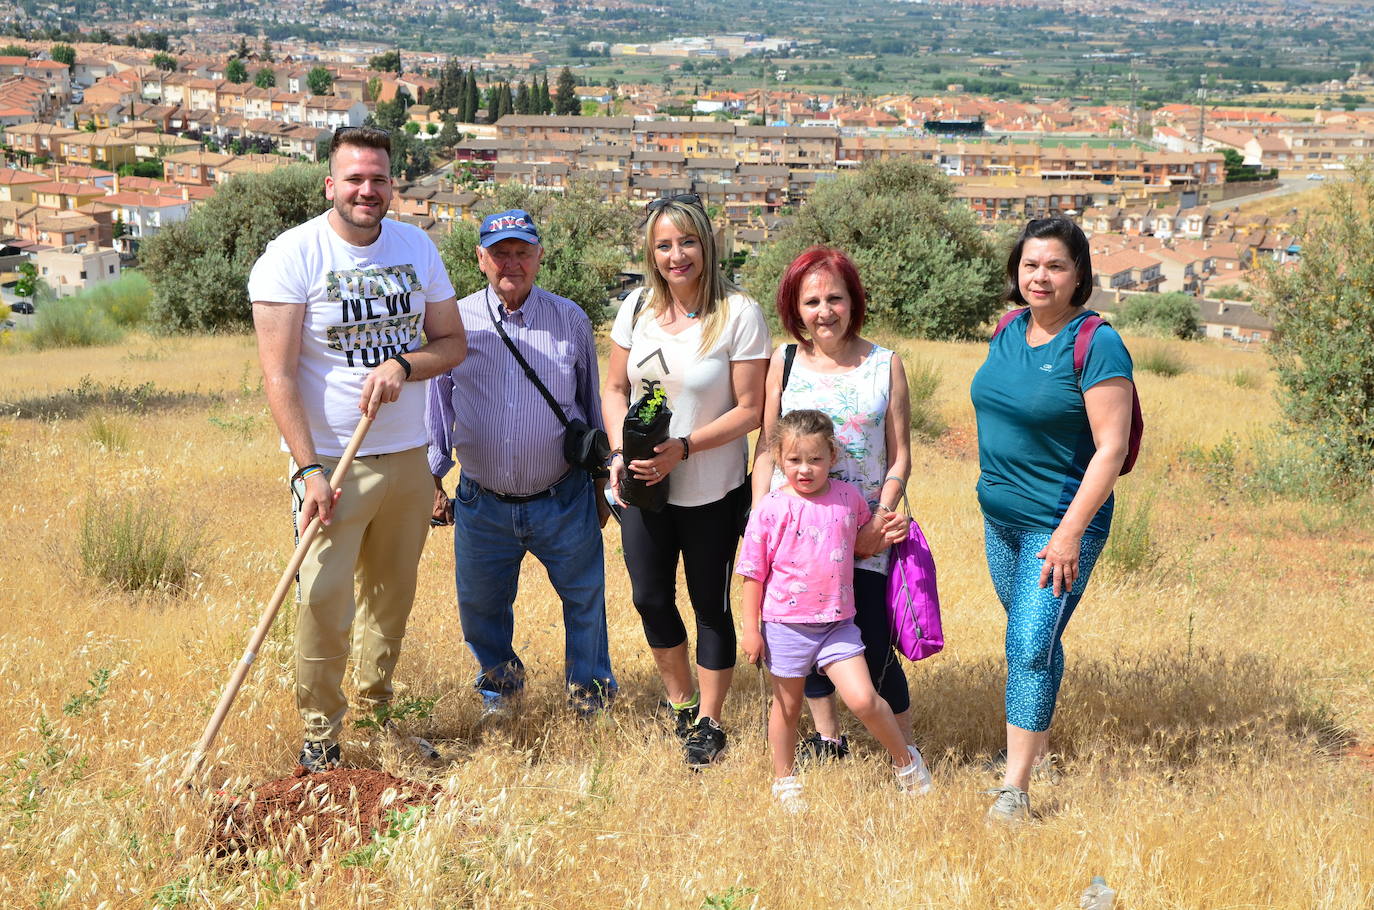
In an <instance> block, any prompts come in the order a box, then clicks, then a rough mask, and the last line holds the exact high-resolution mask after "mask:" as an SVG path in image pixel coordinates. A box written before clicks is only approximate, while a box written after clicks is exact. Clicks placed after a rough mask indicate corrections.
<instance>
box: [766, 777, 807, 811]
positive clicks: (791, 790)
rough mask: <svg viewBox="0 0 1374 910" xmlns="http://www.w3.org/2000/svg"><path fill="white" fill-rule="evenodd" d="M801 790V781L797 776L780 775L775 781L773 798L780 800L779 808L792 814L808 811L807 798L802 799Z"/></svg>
mask: <svg viewBox="0 0 1374 910" xmlns="http://www.w3.org/2000/svg"><path fill="white" fill-rule="evenodd" d="M801 791H802V785H801V781H799V780H797V779H796V778H795V777H791V776H789V777H779V778H778V779H777V780H775V781H773V798H774V799H776V800H777V801H778V808H780V809H782V811H784V812H786V813H788V814H790V815H796V814H797V813H798V812H805V811H806V800H804V799H802V795H801Z"/></svg>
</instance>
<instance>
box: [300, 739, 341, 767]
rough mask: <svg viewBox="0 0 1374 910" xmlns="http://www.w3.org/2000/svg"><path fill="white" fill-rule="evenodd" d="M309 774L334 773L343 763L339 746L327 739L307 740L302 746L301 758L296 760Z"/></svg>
mask: <svg viewBox="0 0 1374 910" xmlns="http://www.w3.org/2000/svg"><path fill="white" fill-rule="evenodd" d="M296 761H298V762H300V764H301V767H302V768H304V769H305V770H306V773H308V774H319V773H320V772H322V771H332V770H334V769H335V768H337V767H339V765H340V764H341V763H342V761H343V753H342V752H341V751H340V750H339V744H338V743H336V742H332V741H331V740H327V739H307V740H306V741H305V744H304V745H303V746H301V754H300V757H299V758H297V759H296Z"/></svg>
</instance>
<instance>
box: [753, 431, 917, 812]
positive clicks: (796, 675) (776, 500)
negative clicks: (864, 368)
mask: <svg viewBox="0 0 1374 910" xmlns="http://www.w3.org/2000/svg"><path fill="white" fill-rule="evenodd" d="M772 447H773V458H774V460H775V462H776V463H777V464H778V465H780V466H781V467H782V473H783V476H784V478H786V480H787V483H786V484H785V485H783V486H781V487H779V488H778V489H776V490H774V491H773V492H771V493H769V494H768V495H767V496H765V497H764V498H763V499H762V500H760V501H759V503H758V506H757V507H756V508H755V509H754V511H753V513H752V514H751V515H750V517H749V527H748V529H747V530H746V531H745V533H744V543H743V546H742V547H741V549H740V554H739V561H738V563H737V568H736V571H737V572H738V573H739V574H740V575H742V576H744V597H743V614H744V637H743V641H742V646H743V648H744V654H745V656H746V657H747V658H748V659H749V660H750V661H751V662H752V663H758V662H759V659H760V657H762V658H764V659H765V660H766V662H767V665H768V671H769V673H771V674H772V676H773V710H772V713H771V714H770V715H769V718H768V743H769V746H770V747H771V750H772V755H773V773H774V774H775V775H776V777H777V779H776V780H775V781H774V782H773V795H774V796H775V797H776V798H777V799H778V801H779V802H780V803H781V804H782V806H783V808H785V809H787V810H788V811H792V812H796V811H800V810H801V809H804V808H805V806H806V804H805V802H804V801H803V800H802V798H801V783H800V782H799V781H798V780H797V778H796V777H795V775H794V771H795V764H796V748H797V721H798V718H799V717H800V715H801V706H802V698H803V686H804V683H805V680H806V675H807V673H809V672H810V670H811V668H812V666H816V667H819V668H820V670H821V672H823V673H825V675H826V676H828V677H829V678H830V681H831V682H833V683H834V684H835V689H836V691H838V692H839V694H840V697H841V698H842V699H844V703H845V704H846V705H848V706H849V710H850V711H852V712H853V713H854V715H855V716H856V717H858V718H859V720H860V721H862V722H863V725H864V726H865V727H867V728H868V731H869V732H870V733H872V734H873V736H874V737H876V738H877V740H878V742H880V743H882V745H883V747H884V748H885V749H887V751H888V754H889V755H890V756H892V764H893V770H894V772H895V773H896V775H897V783H898V785H899V786H900V787H901V788H902V789H903V790H904V791H907V792H911V793H925V792H927V791H928V790H929V789H930V786H931V780H930V772H929V771H928V770H927V769H926V765H925V761H924V760H922V758H921V753H920V752H919V751H918V750H917V749H916V747H915V746H908V745H907V744H906V740H905V738H904V737H903V736H902V731H901V728H899V727H898V726H897V721H896V720H895V719H894V718H893V716H892V709H891V708H889V707H888V704H887V702H886V701H884V700H883V699H882V698H881V697H879V695H878V693H877V691H876V690H875V689H874V688H873V680H872V678H871V677H870V676H869V674H868V666H867V665H866V664H865V663H864V659H863V651H864V646H863V641H862V640H861V639H860V637H859V630H858V627H857V626H855V625H854V587H853V578H854V540H855V538H856V537H857V535H858V533H859V529H860V527H861V526H862V525H864V524H865V523H866V522H869V521H871V520H873V516H872V515H871V514H870V512H869V508H868V503H866V502H865V501H864V498H863V495H862V494H861V493H860V492H859V490H858V489H857V488H856V487H854V486H853V485H851V484H848V483H845V482H844V481H842V480H837V479H832V478H831V477H830V470H831V469H832V468H833V467H834V466H835V461H836V458H837V450H836V446H835V433H834V428H833V427H832V425H831V421H830V418H829V417H828V416H826V415H825V414H823V413H821V412H820V411H812V410H802V411H792V412H790V413H788V414H785V415H783V417H782V418H781V419H780V420H779V421H778V425H777V431H776V432H775V434H774V438H773V440H772Z"/></svg>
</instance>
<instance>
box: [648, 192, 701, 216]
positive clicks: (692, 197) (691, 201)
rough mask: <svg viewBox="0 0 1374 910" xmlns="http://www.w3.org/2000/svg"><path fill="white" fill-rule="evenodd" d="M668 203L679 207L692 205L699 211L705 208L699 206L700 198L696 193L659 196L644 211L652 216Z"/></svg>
mask: <svg viewBox="0 0 1374 910" xmlns="http://www.w3.org/2000/svg"><path fill="white" fill-rule="evenodd" d="M670 202H676V203H678V204H679V205H694V206H696V207H697V208H699V209H704V208H705V206H703V205H702V204H701V197H700V196H698V195H697V194H696V193H680V194H679V195H677V196H660V197H658V198H657V199H655V200H653V201H652V202H650V203H649V204H648V205H646V206H644V211H645V212H646V213H647V214H650V215H652V214H653V213H654V212H657V211H658V210H659V209H661V208H663V207H664V206H665V205H667V204H668V203H670Z"/></svg>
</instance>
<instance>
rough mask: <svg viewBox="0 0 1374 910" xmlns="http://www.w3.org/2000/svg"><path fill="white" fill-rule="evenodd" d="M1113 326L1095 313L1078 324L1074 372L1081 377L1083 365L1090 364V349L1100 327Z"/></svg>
mask: <svg viewBox="0 0 1374 910" xmlns="http://www.w3.org/2000/svg"><path fill="white" fill-rule="evenodd" d="M1104 325H1111V323H1109V322H1108V321H1107V320H1105V319H1103V318H1102V317H1101V316H1099V315H1097V314H1096V313H1093V314H1092V315H1091V316H1089V317H1088V318H1087V319H1084V320H1083V321H1082V322H1081V323H1079V324H1078V334H1077V335H1075V336H1074V338H1073V372H1074V375H1075V376H1081V374H1082V373H1083V365H1084V364H1086V363H1087V362H1088V348H1090V347H1092V343H1093V335H1094V334H1095V333H1096V332H1097V330H1098V328H1099V327H1100V326H1104Z"/></svg>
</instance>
